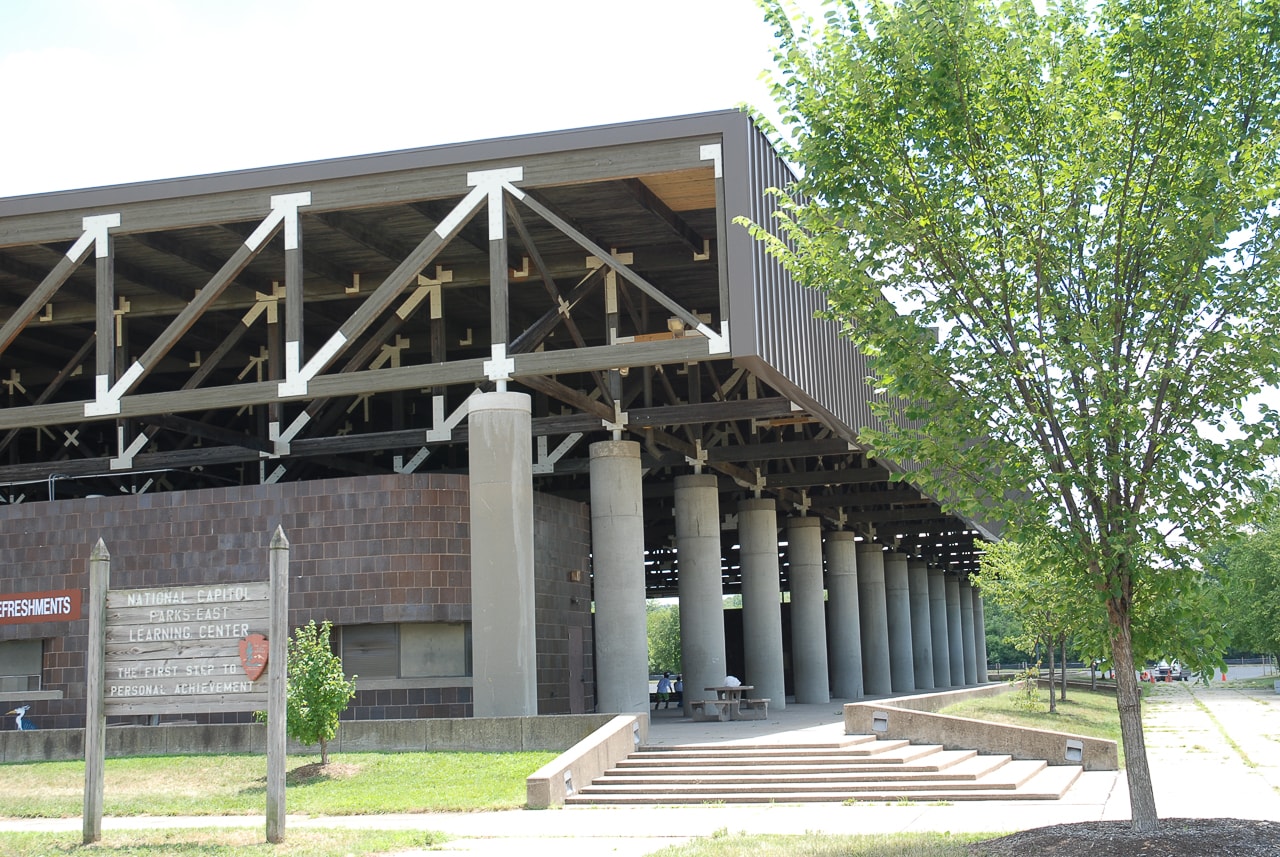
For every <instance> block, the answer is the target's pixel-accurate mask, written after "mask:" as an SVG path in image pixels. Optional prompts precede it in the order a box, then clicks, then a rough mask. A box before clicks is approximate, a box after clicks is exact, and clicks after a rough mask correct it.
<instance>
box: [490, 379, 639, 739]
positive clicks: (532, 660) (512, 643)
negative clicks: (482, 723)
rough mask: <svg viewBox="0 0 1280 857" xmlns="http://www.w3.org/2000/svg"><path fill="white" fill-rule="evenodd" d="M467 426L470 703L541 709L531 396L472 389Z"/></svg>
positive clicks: (512, 710)
mask: <svg viewBox="0 0 1280 857" xmlns="http://www.w3.org/2000/svg"><path fill="white" fill-rule="evenodd" d="M468 425H469V429H470V432H469V436H470V462H471V468H470V469H471V653H472V691H471V693H472V710H473V714H474V716H476V717H512V716H528V715H536V714H537V713H538V684H537V676H538V669H537V666H538V664H537V635H536V630H535V625H534V597H533V445H532V434H531V433H530V424H529V397H528V396H527V395H526V394H524V393H482V394H480V395H478V396H473V397H472V398H471V400H470V416H469V418H468ZM496 534H500V537H496V538H495V535H496ZM646 680H647V677H646Z"/></svg>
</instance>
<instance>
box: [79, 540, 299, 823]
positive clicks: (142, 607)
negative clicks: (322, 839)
mask: <svg viewBox="0 0 1280 857" xmlns="http://www.w3.org/2000/svg"><path fill="white" fill-rule="evenodd" d="M269 553H270V561H269V563H268V566H269V579H268V580H267V581H265V582H262V581H257V582H251V583H219V584H205V585H196V586H153V587H146V588H143V589H118V590H112V589H111V587H110V575H111V557H110V554H109V553H108V552H107V546H106V544H105V543H103V541H102V540H101V539H99V540H98V543H97V545H95V546H94V549H93V552H92V554H91V555H90V557H89V663H88V682H87V684H88V686H87V688H86V698H87V701H88V712H87V716H86V719H85V786H84V789H85V793H84V837H83V838H84V843H85V844H86V845H87V844H89V843H91V842H96V841H98V840H99V839H100V838H101V837H102V781H103V778H102V768H103V759H104V756H105V751H106V748H105V743H106V742H105V738H106V719H107V717H108V716H109V715H129V714H206V713H212V712H228V711H266V712H267V839H268V841H270V842H279V841H281V840H282V839H283V838H284V817H285V814H284V744H285V740H284V739H285V688H286V684H285V642H286V640H287V639H288V625H287V617H288V601H289V590H288V586H289V583H288V580H289V578H288V564H289V542H288V540H287V539H286V538H285V535H284V531H283V530H282V529H280V528H279V527H277V528H276V532H275V535H274V537H273V538H272V540H271V549H270V552H269Z"/></svg>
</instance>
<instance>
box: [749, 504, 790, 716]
mask: <svg viewBox="0 0 1280 857" xmlns="http://www.w3.org/2000/svg"><path fill="white" fill-rule="evenodd" d="M738 544H739V545H741V553H740V555H741V562H742V647H743V652H742V655H743V664H744V666H745V672H746V674H745V675H743V676H741V678H742V679H743V681H744V682H746V683H747V684H751V685H754V686H755V690H754V691H752V693H751V695H752V696H754V697H756V698H761V699H769V700H772V702H770V703H769V704H770V705H772V706H773V707H774V708H776V709H778V710H781V709H783V708H786V705H787V702H786V680H785V677H784V671H783V661H782V588H781V581H780V573H779V567H778V510H777V504H776V503H775V502H774V501H773V500H744V501H742V502H741V503H739V504H738Z"/></svg>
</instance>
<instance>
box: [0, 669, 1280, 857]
mask: <svg viewBox="0 0 1280 857" xmlns="http://www.w3.org/2000/svg"><path fill="white" fill-rule="evenodd" d="M1238 676H1239V673H1237V671H1236V670H1232V671H1231V677H1232V678H1235V677H1238ZM839 705H840V704H839V702H838V701H837V702H833V703H831V704H830V705H826V706H795V705H791V706H788V708H787V710H786V712H785V713H783V714H780V715H779V716H778V717H777V719H776V720H775V718H774V717H773V716H771V717H770V722H771V723H774V724H783V725H785V726H786V727H787V728H789V729H791V730H793V731H802V732H806V733H810V734H812V733H813V732H814V731H815V730H818V731H820V730H827V729H831V728H833V727H834V724H835V723H838V719H837V718H838V711H839ZM673 715H674V712H673ZM1143 719H1144V723H1145V725H1146V735H1147V746H1148V755H1149V758H1150V762H1151V769H1152V774H1153V778H1154V780H1155V784H1156V804H1157V807H1158V809H1159V812H1160V814H1161V815H1162V816H1163V817H1166V818H1174V817H1219V816H1231V817H1239V818H1263V819H1272V820H1280V695H1277V694H1275V693H1274V692H1272V690H1271V689H1269V688H1268V689H1265V690H1263V689H1253V690H1244V689H1238V688H1235V687H1232V686H1230V685H1223V683H1222V682H1217V683H1216V684H1214V685H1211V686H1210V687H1207V688H1206V687H1204V686H1201V685H1193V684H1190V683H1184V682H1177V683H1171V684H1167V685H1158V686H1157V687H1156V688H1155V689H1154V693H1153V694H1152V696H1151V697H1150V699H1149V700H1148V702H1147V703H1146V704H1145V705H1144V708H1143ZM718 728H720V727H709V726H705V725H703V724H696V725H695V724H692V723H690V722H689V721H681V720H679V719H677V718H675V717H674V716H671V717H669V718H663V719H659V720H658V721H656V722H655V724H654V730H653V732H652V734H651V738H652V739H656V740H658V741H667V742H669V741H672V740H677V739H679V740H695V741H700V740H707V741H712V740H721V739H723V740H756V739H757V737H758V736H754V735H751V734H737V733H726V734H720V733H716V732H715V731H714V729H718ZM726 728H737V729H740V730H750V729H759V730H763V729H764V728H765V727H764V726H761V725H750V724H749V723H743V724H742V725H741V726H733V725H732V724H730V725H729V726H728V727H726ZM1128 817H1129V803H1128V790H1127V786H1126V784H1125V780H1124V775H1123V773H1121V774H1119V775H1117V774H1115V773H1109V772H1094V773H1086V774H1084V775H1083V776H1082V778H1081V780H1080V781H1079V782H1078V783H1077V784H1076V785H1075V786H1074V787H1073V788H1072V790H1071V791H1070V792H1069V793H1068V795H1067V797H1066V798H1064V799H1063V800H1061V801H1056V802H1047V801H1045V802H1041V801H1021V802H1019V801H991V802H982V803H965V802H959V803H955V804H952V805H948V806H925V805H908V806H897V805H892V806H890V805H884V806H875V805H866V804H858V805H855V806H844V805H832V804H822V805H809V806H748V807H734V806H704V807H658V808H620V809H612V808H610V809H604V808H571V809H561V810H545V811H528V810H511V811H505V812H495V813H433V814H426V815H398V816H357V817H345V818H302V817H295V816H290V817H289V819H288V821H287V828H289V829H293V828H302V827H310V826H315V827H334V826H352V827H354V826H361V827H370V828H411V829H427V830H440V831H444V832H446V833H448V834H450V835H453V836H455V837H458V838H457V839H456V840H454V841H453V842H451V843H450V844H449V846H450V849H451V850H445V851H430V852H421V853H422V854H423V855H427V854H429V855H433V857H434V856H435V855H449V854H455V855H472V856H473V857H489V855H494V857H496V855H509V854H512V853H552V852H554V853H556V854H557V855H558V857H594V855H601V854H615V855H620V856H621V857H639V855H644V854H650V853H652V852H654V851H657V850H660V849H662V848H664V847H666V846H668V845H674V844H679V843H683V842H685V841H687V840H689V839H691V838H693V837H697V836H710V835H712V834H714V833H716V832H718V831H723V830H728V831H745V832H753V833H796V832H799V831H819V832H828V833H849V834H855V833H894V832H900V831H952V832H966V831H981V832H992V833H999V832H1004V831H1012V830H1020V829H1026V828H1030V827H1039V826H1043V825H1047V824H1058V823H1068V822H1087V821H1097V820H1100V819H1108V820H1110V819H1116V820H1121V819H1127V818H1128ZM263 824H264V822H263V820H262V819H261V818H253V817H236V818H217V819H210V818H175V819H157V818H142V819H139V818H108V819H104V820H103V827H104V829H107V830H110V829H112V828H137V827H157V826H166V827H208V826H213V825H225V826H232V825H234V826H256V827H263ZM14 829H24V830H33V829H42V830H77V831H78V830H79V829H80V822H79V820H78V819H54V820H36V821H28V820H12V821H0V830H14Z"/></svg>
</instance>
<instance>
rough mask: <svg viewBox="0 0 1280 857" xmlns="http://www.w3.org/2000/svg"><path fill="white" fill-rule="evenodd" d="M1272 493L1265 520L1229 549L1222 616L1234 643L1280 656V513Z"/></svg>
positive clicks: (1226, 557)
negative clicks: (1225, 602) (1224, 606)
mask: <svg viewBox="0 0 1280 857" xmlns="http://www.w3.org/2000/svg"><path fill="white" fill-rule="evenodd" d="M1278 499H1280V498H1277V497H1276V496H1275V494H1274V492H1273V495H1272V497H1271V498H1270V503H1269V509H1268V510H1267V512H1266V517H1265V518H1264V520H1263V521H1262V523H1261V524H1260V525H1259V526H1256V527H1254V528H1252V529H1251V530H1250V531H1249V532H1246V533H1244V534H1243V535H1242V536H1241V537H1240V538H1239V539H1238V540H1237V541H1236V542H1235V543H1234V544H1232V545H1231V546H1230V548H1229V549H1228V550H1227V552H1226V555H1225V557H1224V558H1223V563H1224V565H1225V567H1226V572H1225V575H1224V577H1225V581H1224V587H1223V588H1224V593H1223V594H1224V596H1225V598H1226V601H1227V607H1226V609H1225V610H1223V611H1222V615H1223V616H1225V617H1227V624H1228V628H1229V631H1230V634H1231V640H1232V643H1233V644H1234V645H1235V646H1236V647H1237V648H1241V649H1247V650H1250V651H1254V652H1260V653H1266V654H1269V655H1272V656H1280V510H1278V509H1277V507H1276V501H1277V500H1278Z"/></svg>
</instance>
